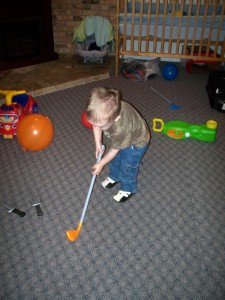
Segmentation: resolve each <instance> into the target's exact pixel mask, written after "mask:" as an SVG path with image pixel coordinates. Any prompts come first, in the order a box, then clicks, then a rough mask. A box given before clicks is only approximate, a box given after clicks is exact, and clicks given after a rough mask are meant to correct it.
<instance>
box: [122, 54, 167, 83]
mask: <svg viewBox="0 0 225 300" xmlns="http://www.w3.org/2000/svg"><path fill="white" fill-rule="evenodd" d="M158 63H159V59H158V58H156V59H153V60H150V61H145V60H139V59H132V58H128V59H126V60H124V62H123V64H122V67H121V73H122V74H123V76H124V77H126V78H127V79H131V80H136V81H142V80H147V79H152V78H154V77H156V76H159V75H161V72H160V69H159V66H158Z"/></svg>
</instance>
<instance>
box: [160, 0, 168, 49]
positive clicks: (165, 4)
mask: <svg viewBox="0 0 225 300" xmlns="http://www.w3.org/2000/svg"><path fill="white" fill-rule="evenodd" d="M166 17H167V1H165V3H164V12H163V24H162V39H161V47H160V48H161V50H160V52H161V53H163V52H164V42H165V32H166Z"/></svg>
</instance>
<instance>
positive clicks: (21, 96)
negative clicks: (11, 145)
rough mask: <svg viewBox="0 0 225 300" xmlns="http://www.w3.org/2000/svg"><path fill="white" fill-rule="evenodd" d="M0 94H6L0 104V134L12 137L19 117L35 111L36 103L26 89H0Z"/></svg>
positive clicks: (19, 119) (6, 137) (7, 137)
mask: <svg viewBox="0 0 225 300" xmlns="http://www.w3.org/2000/svg"><path fill="white" fill-rule="evenodd" d="M0 94H4V95H6V103H5V104H3V105H1V106H0V134H1V135H3V137H4V138H5V139H12V138H13V136H14V135H16V130H17V126H18V124H19V122H20V121H21V119H22V118H23V117H24V116H25V115H26V114H32V113H37V112H38V105H37V102H36V101H35V100H34V99H33V98H32V97H31V96H30V95H27V94H26V91H11V90H8V91H3V90H0Z"/></svg>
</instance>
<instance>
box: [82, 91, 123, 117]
mask: <svg viewBox="0 0 225 300" xmlns="http://www.w3.org/2000/svg"><path fill="white" fill-rule="evenodd" d="M120 109H121V99H120V95H119V91H117V90H114V89H107V88H104V87H98V88H94V89H93V90H92V91H91V97H90V99H89V100H88V102H87V108H86V113H87V119H88V121H90V122H91V123H101V122H103V121H106V122H113V121H114V120H115V119H116V118H117V117H118V116H119V114H120Z"/></svg>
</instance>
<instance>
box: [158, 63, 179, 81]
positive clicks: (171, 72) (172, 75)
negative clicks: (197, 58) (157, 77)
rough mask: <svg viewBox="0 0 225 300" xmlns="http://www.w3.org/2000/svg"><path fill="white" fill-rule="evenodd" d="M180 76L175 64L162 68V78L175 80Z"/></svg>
mask: <svg viewBox="0 0 225 300" xmlns="http://www.w3.org/2000/svg"><path fill="white" fill-rule="evenodd" d="M177 75H178V67H177V66H176V65H175V64H171V63H169V64H165V65H164V66H163V68H162V76H163V78H164V79H166V80H174V79H176V78H177Z"/></svg>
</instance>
